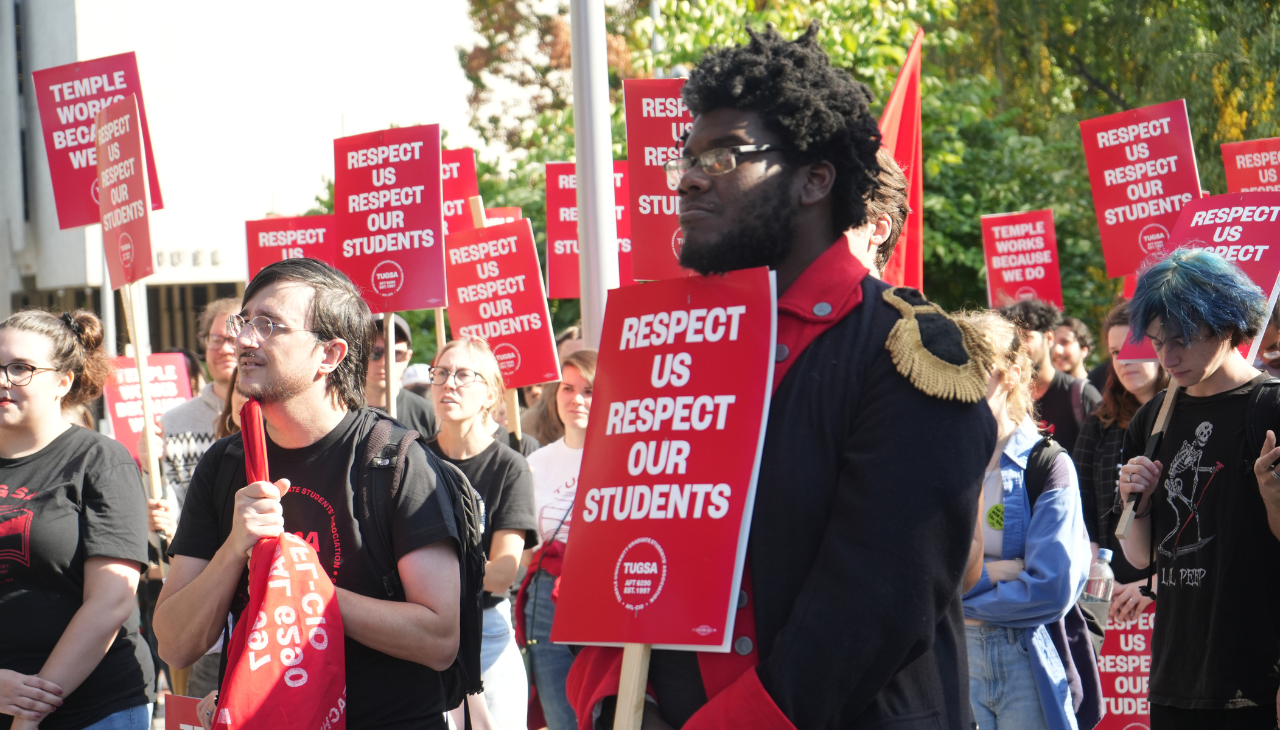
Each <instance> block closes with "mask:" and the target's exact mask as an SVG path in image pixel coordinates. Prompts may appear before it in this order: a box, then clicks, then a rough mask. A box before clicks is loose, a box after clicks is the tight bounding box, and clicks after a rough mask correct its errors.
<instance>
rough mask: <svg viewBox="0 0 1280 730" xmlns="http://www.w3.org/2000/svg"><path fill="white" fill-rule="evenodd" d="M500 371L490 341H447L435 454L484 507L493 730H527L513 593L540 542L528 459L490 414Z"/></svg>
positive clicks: (436, 379) (436, 367)
mask: <svg viewBox="0 0 1280 730" xmlns="http://www.w3.org/2000/svg"><path fill="white" fill-rule="evenodd" d="M504 392H505V389H504V387H503V383H502V371H501V370H500V369H499V368H498V361H497V359H496V358H494V356H493V351H492V350H490V349H489V345H487V344H486V343H485V342H484V340H479V339H462V340H453V341H451V342H449V343H447V344H446V345H445V346H444V348H443V349H441V350H440V353H439V354H437V355H436V359H435V363H433V365H432V368H431V400H432V402H433V403H434V404H435V408H436V418H437V419H438V421H439V424H440V430H439V432H437V434H436V438H435V440H434V441H432V442H431V448H432V449H433V450H434V451H435V453H436V454H437V455H438V456H440V457H441V458H442V459H445V460H446V461H449V462H450V463H452V464H454V465H455V466H457V467H458V468H459V469H460V470H462V473H463V474H465V475H466V477H467V480H468V481H470V482H471V486H472V487H474V488H475V490H476V491H477V492H479V493H480V497H481V498H482V499H484V505H485V527H484V535H483V537H482V540H483V543H484V551H485V556H486V557H487V562H486V564H485V571H484V588H485V593H484V598H483V603H484V627H483V638H482V640H481V645H480V667H481V671H482V675H481V679H482V680H483V681H484V688H485V691H484V697H485V705H486V706H487V707H488V709H489V713H490V715H492V717H493V721H494V726H495V727H497V728H504V729H508V730H523V728H524V727H525V721H526V716H527V715H526V713H527V710H528V703H529V681H528V677H527V676H526V675H525V669H524V661H523V660H522V659H521V657H520V650H519V648H518V647H517V646H516V642H515V638H514V636H513V634H512V629H511V601H510V600H509V599H510V594H511V587H512V584H513V583H514V582H515V579H516V573H517V571H518V570H519V567H520V556H521V554H522V553H523V552H524V550H525V548H531V547H534V546H535V545H537V544H538V533H537V521H536V519H535V517H534V496H533V477H532V475H531V474H530V473H529V464H528V462H526V461H525V459H524V457H523V456H521V455H520V454H518V453H516V452H515V451H513V450H511V448H510V447H508V446H507V445H506V444H504V443H500V442H498V441H496V440H494V438H493V435H492V434H491V433H490V430H489V428H488V417H489V414H490V412H491V411H492V410H493V409H494V408H495V407H496V406H497V405H498V403H501V402H502V399H503V394H504Z"/></svg>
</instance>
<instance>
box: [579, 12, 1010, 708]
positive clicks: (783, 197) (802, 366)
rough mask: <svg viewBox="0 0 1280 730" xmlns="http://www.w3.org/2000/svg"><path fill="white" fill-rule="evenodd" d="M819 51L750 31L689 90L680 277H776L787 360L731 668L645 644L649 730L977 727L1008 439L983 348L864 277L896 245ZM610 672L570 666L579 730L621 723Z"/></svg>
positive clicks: (871, 149)
mask: <svg viewBox="0 0 1280 730" xmlns="http://www.w3.org/2000/svg"><path fill="white" fill-rule="evenodd" d="M817 33H818V27H817V24H816V23H815V24H814V25H813V26H811V27H810V28H809V30H808V32H806V33H805V34H804V35H803V36H802V37H800V38H799V39H797V40H795V41H794V42H792V41H788V40H786V39H784V38H782V37H781V36H780V35H779V34H778V33H777V32H776V31H775V30H773V29H772V28H767V29H765V30H763V31H760V32H756V31H749V35H750V40H749V41H748V42H747V43H746V44H744V45H740V46H731V47H728V48H721V49H713V50H711V51H708V52H707V54H706V55H705V56H704V57H703V59H702V61H701V62H700V63H699V64H698V66H697V67H696V68H695V69H694V70H693V72H692V73H691V74H690V76H689V79H688V81H687V82H686V84H685V86H684V88H683V90H682V94H683V96H684V100H685V102H686V103H687V104H688V106H689V109H690V110H691V111H692V112H693V115H694V121H693V125H692V128H691V129H690V131H689V133H688V136H687V138H686V139H685V144H684V147H683V150H682V156H681V157H679V158H676V159H675V160H672V161H670V162H669V163H668V164H667V166H666V169H667V172H668V174H669V175H671V178H670V180H669V183H674V185H673V187H674V188H675V189H676V190H677V191H678V193H679V195H680V228H681V230H682V231H683V233H684V237H685V243H684V248H683V250H682V251H681V254H680V263H681V264H682V265H683V266H685V267H686V268H690V269H693V270H695V271H697V272H698V273H700V274H704V275H706V274H718V273H724V272H729V271H735V270H739V269H745V268H751V267H759V266H767V267H769V268H771V269H773V271H774V272H775V273H776V275H777V290H778V312H777V315H778V321H777V349H776V352H775V353H774V360H775V366H774V367H775V374H774V382H773V385H774V394H773V400H772V403H771V405H770V408H769V422H768V424H767V428H766V434H765V441H764V450H763V454H762V456H761V459H760V463H759V465H758V475H759V476H758V479H757V486H756V497H755V507H754V511H753V515H754V517H753V518H752V520H753V521H752V525H751V533H750V538H749V544H748V549H747V563H746V568H745V571H744V576H743V590H742V592H741V593H740V594H739V596H738V600H737V603H736V606H737V613H736V618H735V621H734V630H733V636H732V637H729V639H730V641H729V644H730V647H731V649H732V651H730V652H729V653H727V654H719V653H707V652H684V651H670V650H654V651H653V653H652V655H651V658H650V664H649V675H648V681H649V688H650V690H651V691H650V692H648V693H647V694H648V696H650V697H651V698H652V699H653V700H654V701H652V702H646V703H645V708H644V726H645V727H646V728H659V729H660V728H664V727H683V728H685V729H686V730H695V729H698V730H701V729H702V728H730V727H732V728H737V727H751V728H776V729H778V730H788V729H791V728H837V727H840V728H872V727H894V728H900V729H901V730H907V729H908V728H910V729H912V730H915V729H920V730H923V729H924V728H932V729H935V730H941V729H943V728H946V729H947V730H968V728H969V727H970V726H971V724H972V712H971V710H970V707H969V701H968V698H969V678H968V670H967V663H966V651H965V638H964V637H965V626H964V616H963V609H962V606H961V602H960V592H961V586H962V577H963V576H964V573H965V567H966V564H967V562H968V557H969V550H970V544H971V542H972V537H973V534H974V520H975V516H976V514H977V508H978V498H979V495H980V493H981V482H982V477H983V474H984V472H985V469H986V465H987V462H988V461H989V460H990V458H991V454H992V453H993V451H994V449H995V444H996V433H995V432H996V428H995V421H994V418H993V416H992V412H991V409H990V408H989V407H988V406H987V404H986V403H985V398H986V395H987V380H988V373H987V370H986V366H985V364H984V360H985V361H989V360H990V353H989V349H988V348H987V347H986V346H985V345H984V344H982V341H981V339H980V338H981V335H980V334H979V333H977V332H975V331H972V330H970V329H968V325H967V324H966V325H964V326H963V327H962V326H961V324H959V323H957V322H955V321H954V320H952V319H950V318H949V317H948V316H947V315H946V314H945V313H944V312H943V311H942V310H941V309H939V308H938V307H936V306H934V305H932V304H930V303H929V302H928V301H927V300H925V299H924V297H923V296H921V294H920V293H919V292H917V291H915V290H914V289H907V288H890V287H889V286H888V285H886V284H884V283H882V282H880V281H878V280H876V279H875V278H874V277H873V276H871V275H869V272H868V268H867V266H865V265H864V264H862V263H861V262H860V261H859V258H860V257H861V255H862V253H863V252H869V251H870V250H871V248H872V246H873V245H874V246H875V248H877V249H878V248H879V245H881V244H883V243H884V242H887V241H888V240H889V238H891V237H892V231H891V230H884V228H891V226H885V225H884V223H885V220H887V218H886V219H882V216H883V215H884V214H885V213H887V212H888V211H885V210H877V209H875V208H871V206H869V204H868V200H870V199H872V198H873V197H874V196H875V194H876V192H877V191H876V187H877V185H879V184H881V178H880V175H881V173H882V169H881V167H880V165H879V163H878V162H877V154H878V152H879V150H880V146H881V140H880V131H879V129H878V127H877V125H876V120H875V118H874V117H873V116H872V114H871V110H870V108H869V104H870V103H871V93H870V91H869V90H868V89H867V87H866V86H864V85H862V84H861V83H858V82H857V81H854V80H853V79H852V78H851V77H850V76H849V75H848V74H847V73H845V72H844V71H840V70H837V69H834V68H832V67H831V64H830V60H829V59H828V57H827V55H826V54H825V53H824V52H823V51H822V49H821V47H820V46H819V45H818V43H817V40H816V35H817ZM916 174H919V171H917V172H916ZM890 217H891V216H890ZM873 236H880V237H881V240H880V241H879V242H876V241H873V240H872V237H873ZM873 265H874V261H873ZM649 437H650V438H655V437H658V436H656V435H654V434H650V436H649ZM564 579H565V580H569V579H571V576H569V575H566V576H565V578H564ZM675 598H676V599H677V600H678V599H679V597H678V596H677V597H675ZM662 600H667V599H666V596H665V594H664V595H663V599H662ZM620 667H621V651H620V650H617V649H611V648H605V647H586V648H584V649H583V650H582V652H581V653H580V654H579V655H578V656H577V658H576V659H575V661H574V665H573V669H572V671H571V673H570V675H569V679H568V694H569V699H570V701H571V703H572V704H573V705H574V709H575V711H576V713H577V716H578V722H579V726H580V728H582V730H589V729H590V728H591V727H592V726H593V725H594V724H595V723H596V721H595V720H594V718H601V719H602V720H604V723H603V724H606V725H607V724H609V721H611V720H612V718H613V715H614V709H613V704H614V703H615V702H616V699H615V697H616V693H617V688H618V681H619V677H620Z"/></svg>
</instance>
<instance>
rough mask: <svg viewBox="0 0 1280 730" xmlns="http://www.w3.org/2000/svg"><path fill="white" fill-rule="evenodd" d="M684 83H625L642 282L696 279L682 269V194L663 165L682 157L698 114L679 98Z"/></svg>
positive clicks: (634, 235)
mask: <svg viewBox="0 0 1280 730" xmlns="http://www.w3.org/2000/svg"><path fill="white" fill-rule="evenodd" d="M683 86H684V79H625V80H624V81H623V82H622V95H623V103H624V105H625V108H626V115H627V149H628V150H629V152H628V158H629V159H628V160H627V173H628V187H629V188H630V190H629V191H628V193H629V194H628V196H627V203H628V205H629V207H630V209H631V211H630V212H631V215H632V216H634V218H633V220H632V221H631V250H632V266H633V269H632V270H633V272H634V274H635V278H636V279H637V280H640V281H657V280H660V279H674V278H677V277H682V276H692V275H693V272H691V271H688V270H686V269H682V268H680V249H681V248H683V247H684V233H682V232H681V230H680V195H679V194H678V193H677V192H676V191H675V189H673V188H672V187H670V186H669V185H668V184H667V174H666V172H664V171H663V169H662V165H663V163H665V162H666V161H667V160H670V159H672V158H673V157H679V156H680V147H681V145H680V139H681V136H682V135H683V134H684V133H685V131H686V130H688V129H689V127H691V126H693V115H692V114H690V113H689V107H687V106H685V103H684V99H683V98H682V97H681V96H680V89H681V88H682V87H683Z"/></svg>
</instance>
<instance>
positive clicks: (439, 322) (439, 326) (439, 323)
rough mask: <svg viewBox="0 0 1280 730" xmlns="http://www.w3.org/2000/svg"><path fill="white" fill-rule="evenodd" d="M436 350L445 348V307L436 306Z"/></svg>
mask: <svg viewBox="0 0 1280 730" xmlns="http://www.w3.org/2000/svg"><path fill="white" fill-rule="evenodd" d="M435 312H436V352H440V351H441V350H443V349H444V307H436V309H435Z"/></svg>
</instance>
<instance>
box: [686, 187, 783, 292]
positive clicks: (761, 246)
mask: <svg viewBox="0 0 1280 730" xmlns="http://www.w3.org/2000/svg"><path fill="white" fill-rule="evenodd" d="M790 182H791V180H790V177H789V176H787V175H778V176H777V182H776V183H774V184H773V185H768V184H765V185H761V186H760V187H759V188H757V189H756V190H755V191H754V192H753V193H752V194H751V195H749V196H744V197H743V198H742V200H741V202H740V207H741V209H742V210H744V211H746V212H745V215H743V216H742V217H741V218H740V219H739V220H738V223H737V225H735V226H734V227H733V228H731V229H730V230H728V231H725V232H724V233H722V234H721V235H720V236H719V237H717V238H714V239H711V240H703V239H701V238H700V237H698V236H697V235H690V234H688V233H686V234H685V239H684V248H682V249H681V250H680V265H681V266H683V267H685V268H686V269H693V270H694V271H696V272H698V273H699V274H702V275H703V276H705V275H707V274H723V273H726V272H729V271H737V270H739V269H751V268H755V267H757V266H768V267H770V268H776V267H777V266H778V264H780V263H782V261H783V259H785V258H786V257H787V255H788V254H789V253H791V236H792V234H793V233H794V231H793V226H794V223H795V217H796V206H795V204H794V203H793V202H792V201H791V200H790V199H789V197H788V196H787V194H786V191H787V187H788V186H789V185H790Z"/></svg>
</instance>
